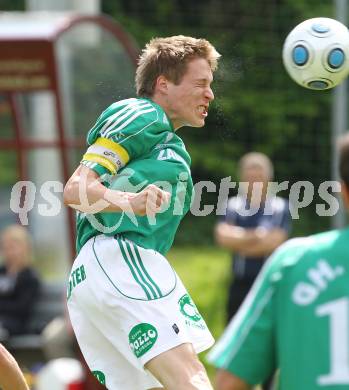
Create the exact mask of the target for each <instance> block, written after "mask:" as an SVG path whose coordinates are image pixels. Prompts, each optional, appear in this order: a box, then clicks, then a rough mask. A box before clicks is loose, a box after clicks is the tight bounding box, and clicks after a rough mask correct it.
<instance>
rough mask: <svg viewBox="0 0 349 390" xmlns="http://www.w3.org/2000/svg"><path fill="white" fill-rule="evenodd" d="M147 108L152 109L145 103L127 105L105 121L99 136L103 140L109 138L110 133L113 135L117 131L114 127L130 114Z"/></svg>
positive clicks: (136, 102) (137, 102)
mask: <svg viewBox="0 0 349 390" xmlns="http://www.w3.org/2000/svg"><path fill="white" fill-rule="evenodd" d="M148 107H151V108H153V107H152V105H151V104H149V103H148V102H147V101H135V102H133V103H130V104H128V105H127V106H126V107H124V108H123V109H122V110H120V111H118V112H116V113H115V114H113V115H111V116H110V117H109V118H108V119H107V121H106V123H105V124H104V126H103V127H102V129H101V131H100V134H101V136H102V137H104V138H109V137H110V133H114V130H117V128H115V126H117V125H118V124H119V123H120V122H121V121H123V120H124V119H126V118H127V117H129V116H131V115H132V113H133V112H135V111H137V110H138V109H143V108H148Z"/></svg>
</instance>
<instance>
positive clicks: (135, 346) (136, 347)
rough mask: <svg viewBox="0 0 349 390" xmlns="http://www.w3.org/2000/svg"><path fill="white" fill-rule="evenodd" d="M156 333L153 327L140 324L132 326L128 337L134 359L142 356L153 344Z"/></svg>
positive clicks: (156, 336)
mask: <svg viewBox="0 0 349 390" xmlns="http://www.w3.org/2000/svg"><path fill="white" fill-rule="evenodd" d="M157 338H158V332H157V330H156V329H155V328H154V326H153V325H151V324H147V323H142V324H138V325H136V326H134V327H133V328H132V329H131V332H130V333H129V335H128V340H129V343H130V347H131V349H132V351H133V353H134V354H135V355H136V357H141V356H143V355H144V354H145V353H146V352H148V351H149V350H150V349H151V348H152V347H153V345H154V344H155V342H156V340H157Z"/></svg>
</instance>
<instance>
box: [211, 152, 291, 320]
mask: <svg viewBox="0 0 349 390" xmlns="http://www.w3.org/2000/svg"><path fill="white" fill-rule="evenodd" d="M239 176H240V184H239V194H238V195H237V196H234V197H232V198H230V199H229V201H228V207H227V212H226V216H225V217H223V218H222V220H221V221H220V222H219V223H218V224H217V226H216V229H215V238H216V242H217V243H218V245H219V246H221V247H223V248H226V249H228V250H230V251H232V274H233V278H232V281H231V284H230V286H229V294H228V306H227V320H228V321H229V320H230V319H231V317H233V316H234V315H235V313H236V312H237V310H238V308H239V306H240V305H241V303H242V301H243V300H244V298H245V296H246V295H247V293H248V291H249V290H250V288H251V286H252V284H253V281H254V280H255V278H256V276H257V274H258V273H259V271H260V269H261V267H262V265H263V263H264V262H265V260H266V258H267V257H268V256H269V255H270V254H271V253H272V252H273V251H274V249H276V248H277V247H278V246H279V245H280V244H282V243H283V242H284V241H285V240H286V239H287V237H288V234H289V231H290V225H291V217H290V212H289V205H288V202H287V201H286V200H285V199H283V198H280V197H278V196H273V197H268V196H267V186H268V182H269V181H271V180H273V165H272V163H271V161H270V159H269V158H268V157H267V156H266V155H264V154H262V153H256V152H252V153H248V154H246V155H244V156H243V157H242V158H241V160H240V162H239Z"/></svg>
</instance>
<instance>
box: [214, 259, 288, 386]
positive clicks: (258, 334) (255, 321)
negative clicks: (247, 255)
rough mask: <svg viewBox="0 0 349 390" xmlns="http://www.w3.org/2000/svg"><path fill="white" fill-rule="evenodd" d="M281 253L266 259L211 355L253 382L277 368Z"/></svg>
mask: <svg viewBox="0 0 349 390" xmlns="http://www.w3.org/2000/svg"><path fill="white" fill-rule="evenodd" d="M279 256H281V255H280V252H278V251H276V252H275V253H274V255H273V256H272V257H271V258H269V260H268V261H267V262H266V263H265V265H264V266H263V268H262V270H261V272H260V274H259V275H258V277H257V279H256V281H255V283H254V284H253V286H252V288H251V290H250V292H249V293H248V295H247V297H246V298H245V300H244V302H243V304H242V306H241V307H240V309H239V311H238V312H237V314H236V316H235V317H234V318H233V319H232V321H231V322H230V323H229V325H228V327H227V328H226V330H225V331H224V333H223V335H222V337H221V338H220V339H219V341H218V342H217V344H216V346H215V347H214V348H213V349H212V350H211V352H210V353H209V355H208V360H209V362H211V363H212V364H213V365H215V366H216V367H218V368H222V369H225V370H227V371H229V372H231V373H232V374H234V375H235V376H237V377H239V378H241V379H243V380H244V381H245V382H246V383H248V384H249V385H256V384H259V383H262V382H263V381H265V380H266V379H267V378H268V377H269V376H270V375H271V374H272V373H273V372H274V370H275V368H276V363H275V318H274V314H275V313H274V310H273V309H274V300H275V293H276V287H275V284H274V282H273V275H274V274H275V263H278V261H279V258H278V257H279Z"/></svg>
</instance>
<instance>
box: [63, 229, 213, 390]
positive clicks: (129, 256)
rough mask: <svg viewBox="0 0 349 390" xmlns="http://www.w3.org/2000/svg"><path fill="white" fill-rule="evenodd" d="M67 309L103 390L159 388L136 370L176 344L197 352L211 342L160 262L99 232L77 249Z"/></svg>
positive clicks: (180, 287)
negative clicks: (104, 388)
mask: <svg viewBox="0 0 349 390" xmlns="http://www.w3.org/2000/svg"><path fill="white" fill-rule="evenodd" d="M68 309H69V315H70V319H71V322H72V326H73V329H74V332H75V335H76V338H77V341H78V343H79V346H80V349H81V351H82V353H83V355H84V357H85V359H86V362H87V364H88V365H89V367H90V369H91V371H92V372H93V374H94V375H95V376H96V377H97V379H98V380H99V381H100V382H101V383H103V384H105V386H106V387H107V388H108V389H109V390H145V389H150V388H153V387H162V386H161V385H160V383H159V382H158V381H157V380H156V379H155V378H154V377H153V376H152V375H151V374H150V373H149V372H148V371H146V370H145V369H144V365H145V364H146V363H147V362H148V361H149V360H150V359H152V358H154V357H155V356H157V355H159V354H160V353H162V352H164V351H168V350H169V349H171V348H174V347H176V346H178V345H180V344H183V343H192V345H193V347H194V349H195V351H196V352H197V353H199V352H202V351H204V350H205V349H207V348H209V347H210V346H211V345H212V344H213V342H214V340H213V337H212V335H211V333H210V331H209V330H208V328H207V326H206V324H205V322H204V320H203V319H202V317H201V315H200V313H199V312H198V310H197V308H196V306H195V304H194V302H193V301H192V299H191V298H190V296H189V294H188V292H187V291H186V289H185V287H184V286H183V284H182V282H181V280H180V279H179V277H178V275H177V274H176V273H175V271H174V270H173V268H172V267H171V265H170V264H169V262H168V261H167V260H166V258H165V257H164V256H162V255H161V254H160V253H158V252H156V251H154V250H151V249H144V248H141V247H139V246H136V245H135V244H133V243H132V242H131V241H129V240H125V239H122V238H114V237H107V236H104V235H100V236H97V237H94V238H91V239H90V240H89V241H88V242H87V243H86V244H85V245H84V246H83V248H82V249H81V251H80V253H79V255H78V257H77V258H76V260H75V262H74V264H73V267H72V271H71V274H70V278H69V286H68Z"/></svg>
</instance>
